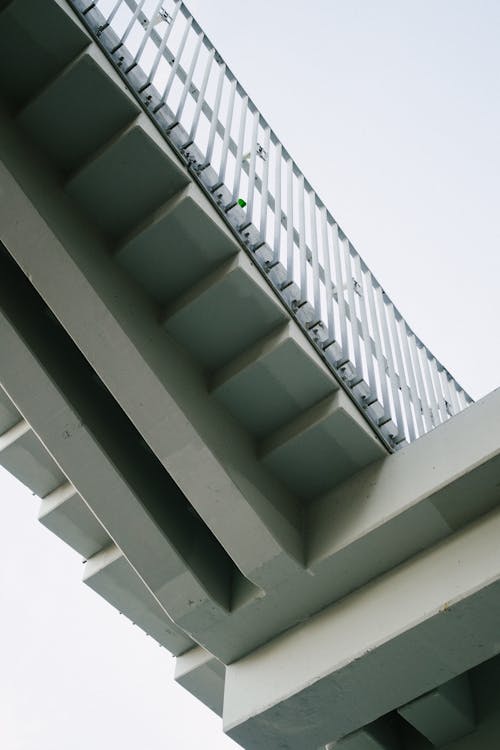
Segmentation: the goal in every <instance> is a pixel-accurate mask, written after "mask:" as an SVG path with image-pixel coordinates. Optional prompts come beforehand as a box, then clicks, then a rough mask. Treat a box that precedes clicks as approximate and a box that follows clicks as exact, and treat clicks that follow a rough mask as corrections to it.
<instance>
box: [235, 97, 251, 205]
mask: <svg viewBox="0 0 500 750" xmlns="http://www.w3.org/2000/svg"><path fill="white" fill-rule="evenodd" d="M247 114H248V96H246V95H245V96H244V97H243V98H242V100H241V112H240V127H239V132H238V143H237V145H236V164H235V167H234V180H233V202H234V201H237V200H238V198H239V193H240V184H241V167H242V164H243V153H244V148H245V130H246V124H247Z"/></svg>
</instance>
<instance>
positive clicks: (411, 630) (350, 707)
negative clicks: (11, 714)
mask: <svg viewBox="0 0 500 750" xmlns="http://www.w3.org/2000/svg"><path fill="white" fill-rule="evenodd" d="M499 533H500V510H498V509H497V510H495V511H493V512H492V513H490V514H489V515H486V516H484V517H483V518H481V519H480V520H479V521H477V522H475V523H474V524H471V525H470V526H468V527H467V528H466V529H464V530H462V531H460V532H457V533H456V534H455V535H454V536H453V537H451V538H450V539H447V540H445V541H444V542H441V543H440V544H438V545H436V546H435V547H434V548H432V549H431V550H427V551H426V552H425V553H424V554H421V555H419V556H417V557H415V558H413V559H412V560H410V561H408V562H407V563H405V564H404V565H400V566H399V567H398V568H396V569H394V570H393V571H391V572H390V573H387V574H386V575H385V576H382V577H381V578H379V579H377V580H376V581H374V582H373V583H371V584H368V585H367V586H364V587H363V588H361V589H360V590H359V591H357V592H355V593H354V594H351V595H350V596H348V597H346V598H345V599H343V600H342V601H341V602H339V603H337V604H335V605H333V606H332V607H329V608H328V609H326V610H325V611H324V612H322V613H320V614H319V615H316V617H313V618H311V619H310V620H309V621H308V622H307V623H305V624H303V625H301V626H298V627H297V628H295V629H293V630H291V631H290V632H288V633H286V634H284V635H283V636H281V637H279V638H277V639H275V640H274V641H271V642H270V643H269V644H268V645H266V646H264V647H262V648H261V649H258V650H256V651H254V652H253V653H252V654H250V655H249V656H248V657H246V658H244V659H241V660H240V661H238V662H235V663H234V664H231V665H230V666H229V667H228V668H227V670H226V690H225V697H224V725H225V731H227V732H228V734H229V735H230V736H231V737H234V739H235V740H236V741H237V742H240V743H241V744H242V745H243V747H245V748H246V749H247V750H253V748H259V750H268V749H269V750H271V749H272V748H274V747H276V742H277V741H278V738H279V740H280V741H281V743H282V747H283V748H287V750H302V749H303V748H304V747H318V746H320V745H321V744H323V745H325V744H327V742H329V741H333V740H335V739H338V738H341V737H343V736H344V735H346V734H349V733H351V732H353V731H355V730H357V729H359V728H361V727H363V726H364V725H365V724H368V723H370V722H372V721H374V720H375V719H376V718H378V717H379V716H381V715H383V714H385V713H387V712H388V711H390V710H392V709H393V708H395V707H397V706H399V705H401V704H402V703H406V702H407V699H408V700H411V699H412V697H415V696H416V695H420V694H422V693H424V692H427V691H429V690H432V689H433V688H435V687H437V686H438V685H441V684H442V683H443V682H446V681H447V680H450V679H452V678H454V677H455V676H457V675H458V674H461V673H462V672H464V671H465V670H467V669H470V668H471V667H473V666H475V665H477V664H479V663H480V662H482V661H484V660H485V659H488V658H491V657H493V656H495V655H496V654H498V653H499V652H500V641H499V640H498V637H497V635H498V632H499V628H500V604H499V602H500V598H499V591H500V547H499V545H498V534H499ZM367 624H369V627H368V628H367ZM332 705H335V711H332V710H331V706H332Z"/></svg>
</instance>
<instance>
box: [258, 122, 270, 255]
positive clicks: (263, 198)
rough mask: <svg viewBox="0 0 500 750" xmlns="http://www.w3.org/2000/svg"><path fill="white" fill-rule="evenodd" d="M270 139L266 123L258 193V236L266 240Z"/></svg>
mask: <svg viewBox="0 0 500 750" xmlns="http://www.w3.org/2000/svg"><path fill="white" fill-rule="evenodd" d="M270 141H271V129H270V128H269V126H268V125H266V127H265V131H264V154H265V158H264V167H263V169H262V189H261V195H260V236H261V237H262V241H263V242H266V234H267V210H268V207H269V205H268V204H269V145H270Z"/></svg>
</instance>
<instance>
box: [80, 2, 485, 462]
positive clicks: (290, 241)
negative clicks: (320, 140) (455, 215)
mask: <svg viewBox="0 0 500 750" xmlns="http://www.w3.org/2000/svg"><path fill="white" fill-rule="evenodd" d="M68 2H69V3H70V4H71V5H72V6H73V7H75V8H76V10H77V11H79V12H80V14H81V16H82V18H83V19H84V21H85V22H86V24H87V26H88V28H89V29H90V31H91V32H92V33H93V35H94V37H95V38H96V39H97V40H98V42H99V44H100V45H101V46H102V47H103V49H104V50H105V51H106V52H107V54H108V55H109V57H110V58H111V60H112V61H113V62H114V64H115V66H116V67H117V69H118V70H119V71H120V73H121V75H122V76H123V77H124V79H125V80H126V81H127V84H128V85H129V87H130V89H131V91H132V92H133V93H134V95H135V96H136V97H137V98H138V99H139V101H140V102H141V103H142V105H143V107H144V109H145V111H146V112H147V113H148V114H149V116H150V117H152V119H153V121H154V122H155V123H156V124H157V126H158V127H159V129H160V131H161V132H162V134H163V135H164V136H165V137H166V138H167V140H168V141H169V143H170V144H171V145H172V146H173V147H174V148H175V149H176V150H177V152H178V153H179V155H180V156H181V158H182V159H183V160H184V162H185V163H186V164H187V166H188V167H189V169H190V170H191V173H192V175H193V177H194V178H195V179H196V180H197V181H198V182H199V184H200V185H201V186H202V187H203V188H204V189H205V191H206V192H207V194H208V195H209V196H210V198H211V199H212V201H213V202H214V204H215V205H216V206H217V208H218V210H219V211H220V213H221V215H222V216H223V217H224V218H225V220H226V221H227V222H228V224H229V225H230V227H231V229H232V231H233V232H234V233H235V234H236V236H237V237H238V238H239V239H240V241H241V242H242V244H243V246H244V247H245V248H246V249H247V250H248V252H250V253H251V254H252V257H253V258H254V259H255V260H256V262H257V265H258V266H259V267H260V269H261V271H262V272H263V273H264V274H265V275H266V277H267V278H268V280H269V281H270V283H272V285H273V286H274V288H275V290H276V291H277V292H278V294H279V295H280V296H281V298H282V299H283V301H284V302H285V304H286V305H287V307H288V309H289V310H290V313H291V314H292V315H293V316H294V317H295V318H296V319H297V321H298V322H299V324H300V325H301V326H302V328H303V329H304V331H305V332H306V333H307V335H308V336H309V338H310V339H311V341H312V342H313V344H314V345H315V346H316V348H317V349H318V351H319V352H320V354H321V356H322V357H323V359H324V360H325V362H326V363H327V364H328V366H329V367H330V368H331V370H332V372H333V373H334V374H335V376H336V377H337V378H338V380H339V381H340V382H341V383H342V385H343V386H344V387H345V389H346V391H347V392H348V393H349V395H350V396H351V398H352V399H353V400H354V401H355V403H356V404H357V405H358V406H359V408H360V409H361V410H362V412H363V413H364V414H365V416H366V418H367V419H368V421H369V422H370V423H371V424H372V426H373V427H374V429H375V430H376V431H377V433H378V434H379V435H380V437H381V438H382V440H383V441H384V442H385V443H386V445H388V447H389V448H390V449H394V448H396V447H398V446H399V445H401V444H403V443H404V442H407V441H411V440H414V439H415V438H416V437H419V436H420V435H422V434H424V433H425V432H428V431H429V430H430V429H432V428H433V427H435V426H436V425H437V424H440V423H441V422H443V421H445V420H446V419H448V418H449V417H450V416H453V415H454V414H456V413H457V412H459V411H460V410H462V409H463V408H465V406H467V405H468V404H469V403H471V402H472V399H471V398H470V396H469V395H468V394H467V393H466V392H465V391H464V389H463V388H461V386H460V385H459V384H458V383H457V382H456V380H455V379H454V378H453V377H452V376H451V374H450V373H449V371H448V370H447V369H446V368H445V367H444V366H443V365H442V364H441V363H440V362H439V361H438V360H437V359H436V357H434V355H433V354H432V353H431V352H430V351H429V349H428V348H427V347H426V346H425V344H424V343H423V342H422V341H421V339H420V338H419V337H418V336H417V335H416V334H415V333H414V331H413V330H412V329H411V327H410V326H409V325H408V323H407V322H406V321H405V319H404V318H403V316H402V315H401V313H400V311H399V310H398V308H396V306H395V305H394V304H393V302H392V301H391V299H390V298H389V296H388V295H387V294H386V292H385V291H384V289H383V287H382V286H381V284H380V283H379V281H378V280H377V279H376V278H375V277H374V275H373V274H372V273H371V271H370V269H369V268H368V266H367V265H366V263H365V262H364V261H363V259H362V258H361V256H360V255H359V253H358V252H357V250H356V249H355V247H354V246H353V244H352V243H351V241H350V240H349V239H348V237H347V235H346V234H345V232H344V231H343V229H342V228H341V227H340V226H339V224H338V222H337V221H336V220H335V218H334V216H333V215H332V214H331V213H330V211H329V210H328V208H327V207H326V205H325V204H324V202H323V201H322V200H321V198H320V197H319V195H318V193H317V192H316V191H315V190H314V188H313V187H312V185H311V184H310V182H309V181H308V180H307V179H306V177H305V176H304V174H303V172H302V171H301V170H300V168H299V167H298V165H297V163H296V162H295V160H294V159H293V158H292V156H291V155H290V153H289V151H288V150H287V149H286V148H285V147H284V146H283V144H282V142H281V141H280V139H279V138H278V136H277V135H276V133H275V131H274V130H273V129H272V128H271V126H270V125H269V123H268V121H267V120H266V119H265V118H264V117H263V115H262V114H261V112H260V111H259V109H258V107H257V105H256V104H255V102H254V101H253V100H252V99H251V97H249V95H248V94H247V92H246V91H245V89H244V88H243V86H242V85H241V84H240V83H239V81H238V79H237V77H236V76H235V74H234V73H233V72H232V71H231V69H230V68H229V67H228V66H227V64H226V63H225V61H224V60H223V58H222V56H221V55H220V54H219V52H218V51H217V49H216V47H215V46H214V45H213V44H212V42H211V41H210V39H209V38H208V37H207V36H206V34H205V33H204V31H203V29H202V28H201V26H200V25H199V24H198V22H197V21H196V20H195V19H194V17H193V16H192V14H191V13H190V12H189V10H188V8H187V7H186V5H185V3H184V2H182V0H163V1H162V2H160V1H159V0H114V1H113V2H112V0H96V2H89V0H68ZM158 27H160V29H158ZM176 36H177V39H175V37H176ZM149 42H151V44H152V45H153V47H150V46H148V45H149ZM167 42H169V43H170V46H169V45H168V44H167ZM134 48H135V52H134ZM152 50H153V51H154V55H153V62H152V61H151V56H152ZM203 50H204V52H203ZM203 55H205V58H206V59H205V61H204V62H203ZM200 61H201V62H200ZM165 78H167V80H166V82H165ZM191 102H192V106H191ZM189 110H191V111H189ZM235 113H236V114H237V117H236V118H235ZM203 117H204V118H205V120H203ZM263 144H264V145H263ZM245 209H246V210H245Z"/></svg>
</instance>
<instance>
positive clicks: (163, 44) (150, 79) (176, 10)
mask: <svg viewBox="0 0 500 750" xmlns="http://www.w3.org/2000/svg"><path fill="white" fill-rule="evenodd" d="M181 4H182V3H181V0H177V2H176V4H175V8H174V11H173V13H172V20H171V21H170V24H169V25H168V26H167V29H166V31H165V34H164V35H163V38H162V40H161V42H160V46H159V47H158V50H157V52H156V56H155V59H154V60H153V65H152V66H151V70H150V71H149V75H148V78H147V81H146V83H145V84H144V85H143V86H141V88H140V92H142V91H144V90H145V89H146V88H147V87H148V86H150V85H151V83H152V82H153V80H154V77H155V75H156V72H157V70H158V67H159V65H160V62H161V59H162V57H163V55H164V54H165V50H166V48H167V42H168V39H169V37H170V34H171V33H172V29H173V28H174V25H175V21H176V19H177V15H178V13H179V8H180V7H181Z"/></svg>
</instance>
